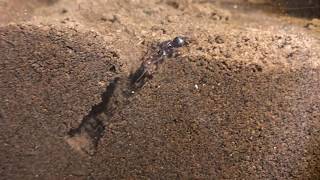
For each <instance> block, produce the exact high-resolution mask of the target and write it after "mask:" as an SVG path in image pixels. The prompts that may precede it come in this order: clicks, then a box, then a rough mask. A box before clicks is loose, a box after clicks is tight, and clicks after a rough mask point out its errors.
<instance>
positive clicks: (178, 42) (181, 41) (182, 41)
mask: <svg viewBox="0 0 320 180" xmlns="http://www.w3.org/2000/svg"><path fill="white" fill-rule="evenodd" d="M186 44H187V42H186V38H185V37H181V36H177V37H175V38H174V39H173V41H172V46H173V47H175V48H179V47H182V46H184V45H186Z"/></svg>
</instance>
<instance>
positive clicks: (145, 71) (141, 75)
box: [131, 36, 188, 88]
mask: <svg viewBox="0 0 320 180" xmlns="http://www.w3.org/2000/svg"><path fill="white" fill-rule="evenodd" d="M187 44H188V40H187V38H186V37H181V36H178V37H175V38H174V39H173V40H169V41H164V42H162V43H160V45H159V49H160V50H159V51H158V52H157V53H156V55H154V56H152V57H151V58H148V59H147V60H146V61H144V62H142V64H141V65H140V67H139V68H138V70H137V71H136V72H135V73H134V74H133V75H132V78H131V85H132V86H133V87H136V88H139V87H142V86H143V85H144V83H145V82H146V78H148V79H150V78H152V74H154V72H155V71H156V70H157V69H158V66H159V65H160V64H162V63H163V62H164V61H165V59H167V58H171V57H172V55H173V53H174V49H177V48H180V47H183V46H185V45H187Z"/></svg>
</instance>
